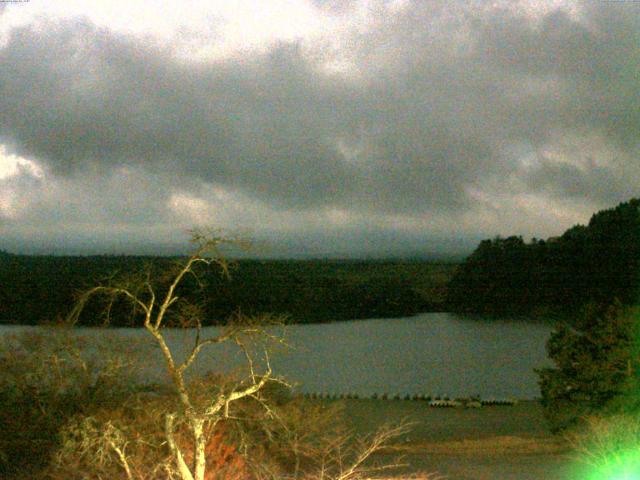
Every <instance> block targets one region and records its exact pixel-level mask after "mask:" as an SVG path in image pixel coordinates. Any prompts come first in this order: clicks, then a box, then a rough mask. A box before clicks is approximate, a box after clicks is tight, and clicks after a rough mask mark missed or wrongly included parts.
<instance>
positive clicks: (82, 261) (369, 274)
mask: <svg viewBox="0 0 640 480" xmlns="http://www.w3.org/2000/svg"><path fill="white" fill-rule="evenodd" d="M175 260H176V259H170V258H163V257H157V258H154V257H131V256H88V257H57V256H22V255H10V254H7V253H2V252H0V323H16V324H36V323H41V322H49V321H55V320H56V318H62V317H64V316H65V315H66V314H67V312H68V311H69V309H70V308H71V306H72V304H73V302H74V298H75V294H76V293H77V292H79V291H80V290H83V289H86V288H89V287H91V286H95V285H96V284H98V283H100V282H105V281H108V278H109V277H110V276H111V275H114V274H115V275H116V277H119V276H122V275H130V274H135V273H136V272H141V271H143V270H144V269H145V268H146V267H145V266H148V265H153V268H154V269H155V270H156V272H158V271H162V270H168V269H170V268H171V265H172V263H174V261H175ZM454 268H455V265H453V264H438V263H429V262H425V261H405V262H400V261H393V262H392V261H320V260H318V261H289V260H273V261H260V260H241V261H238V262H236V263H235V264H234V265H233V266H232V268H231V271H230V278H229V279H227V278H223V277H222V276H221V275H220V272H216V271H207V272H204V271H203V272H201V276H200V280H201V282H202V285H198V284H197V283H196V282H195V280H194V279H189V280H188V281H186V282H185V283H184V287H183V288H182V291H181V292H180V295H182V296H186V297H194V298H195V297H196V296H197V297H198V298H204V299H205V300H204V303H203V304H202V305H200V306H201V307H202V310H203V316H204V321H205V322H206V323H220V322H223V321H224V320H225V319H226V318H227V316H228V315H230V314H231V313H233V312H234V311H237V310H240V311H242V312H243V313H247V314H258V313H274V314H286V315H289V316H290V319H291V321H293V322H319V321H331V320H345V319H357V318H372V317H398V316H406V315H413V314H416V313H419V312H425V311H434V310H441V309H442V308H443V306H442V305H443V301H444V298H445V292H444V288H445V286H446V284H447V282H448V281H449V279H450V278H451V275H452V272H453V270H454ZM159 288H160V289H162V286H159ZM199 288H203V289H204V290H205V292H204V294H203V295H196V294H197V289H199ZM104 307H105V306H104V305H100V304H96V305H95V306H94V307H90V308H89V309H88V310H87V311H85V313H84V314H83V317H82V323H83V324H88V325H91V324H98V323H101V322H102V321H103V320H104V318H103V316H101V315H100V314H99V312H101V311H103V310H104ZM110 313H111V319H110V322H111V324H113V325H129V324H130V320H129V319H130V317H131V315H130V312H129V311H128V310H127V309H126V308H125V306H124V304H123V305H119V304H116V305H114V306H113V308H111V310H110Z"/></svg>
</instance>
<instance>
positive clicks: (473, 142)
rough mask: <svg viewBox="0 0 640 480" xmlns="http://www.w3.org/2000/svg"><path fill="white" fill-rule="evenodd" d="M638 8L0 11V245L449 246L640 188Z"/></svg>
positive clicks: (293, 1)
mask: <svg viewBox="0 0 640 480" xmlns="http://www.w3.org/2000/svg"><path fill="white" fill-rule="evenodd" d="M639 79H640V2H634V1H596V0H590V1H585V2H569V1H558V0H555V1H533V0H532V1H528V2H526V1H522V2H518V1H514V0H506V1H504V2H500V1H496V2H493V1H472V0H461V1H459V2H456V1H453V0H446V1H435V0H434V1H427V0H415V1H408V0H393V1H392V0H268V1H265V0H235V1H233V2H229V1H227V0H216V1H213V0H206V1H202V2H198V1H184V0H173V1H170V2H165V1H159V0H158V1H148V0H147V1H144V2H143V1H139V2H132V1H131V0H104V1H86V0H82V1H81V0H77V1H76V0H65V1H60V2H54V1H40V0H31V1H30V2H26V3H0V249H1V248H4V249H7V250H10V251H12V252H15V253H20V252H24V253H28V252H40V253H45V252H53V253H83V252H84V253H140V252H146V253H151V252H153V251H157V252H161V253H162V252H165V251H168V250H171V248H173V246H174V245H176V244H178V243H179V242H181V241H183V240H184V239H185V238H186V236H185V233H184V232H185V230H186V229H188V228H190V227H194V226H214V227H218V228H222V229H226V230H227V231H232V232H238V231H239V232H242V233H244V234H245V235H249V236H252V237H254V238H257V239H260V240H265V241H267V242H268V243H269V244H270V245H271V247H270V250H269V251H270V252H271V254H273V255H295V256H301V255H302V256H304V255H308V256H323V255H329V256H362V255H376V256H386V255H406V254H418V253H425V254H431V253H447V252H454V253H460V252H464V251H468V250H470V249H472V248H473V247H474V246H475V243H476V242H477V241H478V240H480V239H481V238H486V237H493V236H495V235H498V234H500V235H503V236H504V235H511V234H516V235H523V236H524V237H525V238H527V239H528V238H530V237H532V236H535V237H538V238H546V237H548V236H552V235H558V234H560V233H562V232H563V231H564V230H565V229H567V228H569V227H571V226H572V225H574V224H576V223H586V222H588V220H589V217H590V215H591V214H592V213H593V212H594V211H596V210H599V209H602V208H606V207H612V206H615V205H616V204H617V203H619V202H621V201H625V200H628V199H629V198H631V197H633V196H638V194H639V192H640V155H639V153H640V80H639Z"/></svg>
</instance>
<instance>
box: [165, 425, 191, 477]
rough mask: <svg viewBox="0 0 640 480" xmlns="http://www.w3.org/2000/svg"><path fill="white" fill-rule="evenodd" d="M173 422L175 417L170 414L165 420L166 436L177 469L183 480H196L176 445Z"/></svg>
mask: <svg viewBox="0 0 640 480" xmlns="http://www.w3.org/2000/svg"><path fill="white" fill-rule="evenodd" d="M173 420H174V415H173V414H172V413H170V414H168V415H167V417H166V419H165V424H164V427H165V436H166V437H167V443H168V444H169V449H170V450H171V453H172V454H173V456H174V457H175V460H176V467H177V468H178V474H179V475H180V478H181V479H182V480H194V478H193V475H192V474H191V470H189V466H188V465H187V463H186V462H185V461H184V457H183V456H182V452H181V451H180V449H179V448H178V446H177V445H176V441H175V438H174V437H173Z"/></svg>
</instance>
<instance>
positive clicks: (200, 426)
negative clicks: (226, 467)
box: [192, 418, 207, 480]
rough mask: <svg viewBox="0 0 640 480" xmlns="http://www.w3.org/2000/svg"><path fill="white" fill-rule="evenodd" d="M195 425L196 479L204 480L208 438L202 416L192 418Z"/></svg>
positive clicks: (194, 466)
mask: <svg viewBox="0 0 640 480" xmlns="http://www.w3.org/2000/svg"><path fill="white" fill-rule="evenodd" d="M192 427H193V440H194V442H193V443H194V445H193V459H194V460H193V471H194V472H195V474H196V475H195V480H204V473H205V469H206V466H207V457H206V453H205V447H206V438H205V435H204V421H203V420H202V419H201V418H197V419H193V420H192Z"/></svg>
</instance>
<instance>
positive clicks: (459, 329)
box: [0, 313, 552, 399]
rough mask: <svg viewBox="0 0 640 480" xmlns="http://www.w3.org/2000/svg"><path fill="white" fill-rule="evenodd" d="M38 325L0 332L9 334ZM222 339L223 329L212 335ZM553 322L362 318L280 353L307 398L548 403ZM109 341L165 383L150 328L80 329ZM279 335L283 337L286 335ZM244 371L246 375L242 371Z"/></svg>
mask: <svg viewBox="0 0 640 480" xmlns="http://www.w3.org/2000/svg"><path fill="white" fill-rule="evenodd" d="M31 328H36V329H38V328H41V327H15V326H6V325H5V326H0V335H1V334H6V333H10V332H16V331H21V330H28V329H31ZM204 330H205V331H206V333H207V334H215V332H216V331H217V329H216V328H214V327H210V328H206V329H204ZM551 330H552V327H551V325H550V324H548V323H543V322H539V321H537V322H530V321H523V320H503V319H501V320H496V319H486V318H482V317H477V316H476V317H467V316H460V315H454V314H450V313H425V314H420V315H417V316H415V317H410V318H396V319H374V320H358V321H351V322H336V323H326V324H312V325H291V326H288V327H286V329H285V330H284V334H285V338H286V342H287V343H288V344H289V346H290V347H289V348H288V349H286V350H277V351H274V352H273V353H272V354H271V364H272V367H273V371H274V373H276V374H278V375H282V376H284V377H285V378H286V379H287V380H288V381H290V382H293V383H295V384H296V385H297V389H298V390H299V391H302V392H309V393H314V392H318V393H320V392H322V393H330V394H341V393H344V394H346V393H356V394H358V395H361V396H370V395H372V394H374V393H377V394H378V395H381V394H383V393H387V394H389V395H395V394H400V395H406V394H410V395H414V394H425V395H433V396H434V395H449V396H451V397H456V396H469V395H474V394H480V395H481V396H482V397H483V398H488V397H496V398H504V397H514V398H519V399H527V398H534V397H537V396H539V389H538V385H537V375H536V374H535V373H534V371H533V369H534V368H539V367H543V366H550V365H552V363H551V362H550V360H549V359H548V358H547V355H546V352H545V342H546V340H547V338H548V336H549V333H550V332H551ZM75 331H78V332H79V333H81V334H88V335H90V336H99V338H104V339H106V340H107V341H109V342H115V343H121V342H125V341H127V339H129V340H130V339H132V338H137V339H141V340H143V341H142V343H140V345H138V346H137V352H138V353H139V354H140V358H141V359H142V363H143V364H144V365H145V371H144V373H143V374H142V375H143V376H144V378H146V379H150V380H154V379H160V378H162V375H163V374H164V370H163V368H162V366H163V363H162V359H161V357H160V352H159V350H158V349H157V347H155V346H154V345H153V344H152V343H150V342H146V341H144V339H145V338H146V337H147V336H148V334H147V332H145V331H144V330H141V329H140V330H134V329H111V330H101V329H86V328H78V329H75ZM274 333H281V332H280V331H277V332H274ZM167 338H168V340H169V343H170V345H171V346H172V348H175V349H176V351H180V352H186V351H187V349H188V348H189V344H190V341H191V339H192V335H191V333H190V332H188V331H187V332H185V331H180V330H172V331H168V332H167ZM200 360H201V361H200V362H199V363H198V364H197V365H196V371H197V373H199V374H201V373H203V372H204V371H207V370H213V371H221V370H222V371H231V370H237V369H239V366H240V365H243V361H242V360H243V357H242V355H241V353H240V352H239V351H238V350H237V349H236V348H235V347H233V346H231V345H224V346H216V347H214V348H211V349H210V350H207V351H206V353H205V355H202V356H201V358H200ZM237 373H239V374H242V372H237Z"/></svg>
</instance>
